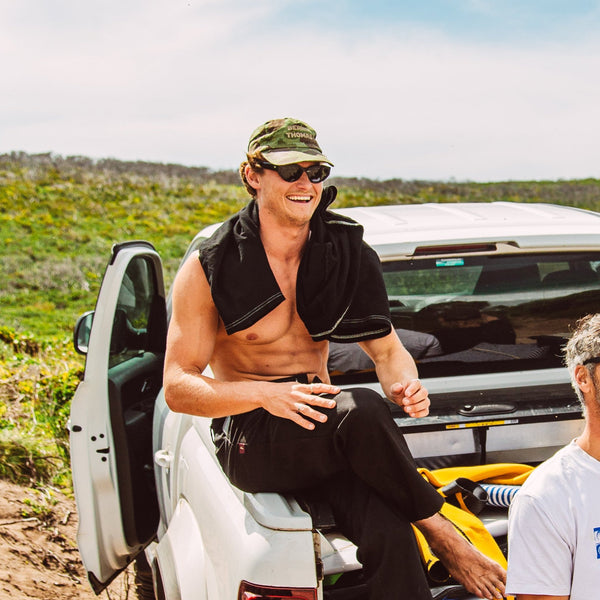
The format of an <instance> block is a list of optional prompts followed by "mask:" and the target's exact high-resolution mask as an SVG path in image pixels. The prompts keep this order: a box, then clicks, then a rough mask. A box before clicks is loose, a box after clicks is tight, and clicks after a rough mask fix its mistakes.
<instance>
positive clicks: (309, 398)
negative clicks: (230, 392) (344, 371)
mask: <svg viewBox="0 0 600 600" xmlns="http://www.w3.org/2000/svg"><path fill="white" fill-rule="evenodd" d="M268 386H269V387H268V389H267V390H266V395H265V397H264V399H263V402H262V406H263V408H264V409H265V410H267V411H269V412H270V413H271V414H272V415H275V416H276V417H283V418H284V419H290V421H294V423H297V424H298V425H300V427H304V429H314V428H315V423H314V422H315V421H316V422H317V423H324V422H325V421H327V415H325V414H324V413H322V412H321V411H319V410H315V408H313V407H320V408H334V407H335V400H333V399H332V398H323V397H322V396H320V395H319V394H331V395H335V394H339V393H340V391H341V390H340V388H339V387H337V386H335V385H329V384H328V383H308V384H306V383H292V384H289V383H269V384H268Z"/></svg>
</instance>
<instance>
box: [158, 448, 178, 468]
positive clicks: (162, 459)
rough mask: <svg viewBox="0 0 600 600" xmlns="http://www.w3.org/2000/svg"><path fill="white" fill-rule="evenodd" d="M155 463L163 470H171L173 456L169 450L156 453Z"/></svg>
mask: <svg viewBox="0 0 600 600" xmlns="http://www.w3.org/2000/svg"><path fill="white" fill-rule="evenodd" d="M154 462H155V463H156V464H157V465H158V466H159V467H161V468H162V469H169V468H171V465H172V464H173V455H172V454H171V453H170V452H169V451H168V450H157V451H156V452H155V453H154Z"/></svg>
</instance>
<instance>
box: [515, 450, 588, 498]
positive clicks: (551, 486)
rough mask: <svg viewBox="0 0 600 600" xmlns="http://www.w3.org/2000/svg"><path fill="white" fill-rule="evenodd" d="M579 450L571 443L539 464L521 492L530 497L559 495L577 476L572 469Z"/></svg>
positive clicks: (576, 472)
mask: <svg viewBox="0 0 600 600" xmlns="http://www.w3.org/2000/svg"><path fill="white" fill-rule="evenodd" d="M578 454H579V448H578V446H577V445H576V444H575V443H574V442H571V443H570V444H568V445H567V446H564V447H563V448H561V449H560V450H558V451H557V452H556V453H555V454H554V455H553V456H551V457H550V458H548V459H547V460H545V461H544V462H543V463H541V464H540V465H539V466H538V467H537V468H536V469H535V470H534V471H533V472H532V474H531V475H530V476H529V477H528V479H527V481H526V482H525V483H524V484H523V487H522V490H521V491H522V492H523V494H524V495H529V496H531V497H545V498H548V497H549V496H552V495H557V496H558V495H560V494H561V493H562V490H563V488H564V487H565V486H567V487H569V486H571V485H572V482H571V481H570V479H571V478H572V477H574V476H575V477H577V476H578V475H579V473H578V470H577V469H574V468H573V467H574V466H575V464H576V462H577V460H578Z"/></svg>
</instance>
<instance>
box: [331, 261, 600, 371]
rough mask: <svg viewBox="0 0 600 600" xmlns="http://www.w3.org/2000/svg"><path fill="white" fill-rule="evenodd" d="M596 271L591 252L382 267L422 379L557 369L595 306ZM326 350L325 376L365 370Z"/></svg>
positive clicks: (599, 282)
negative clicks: (328, 366)
mask: <svg viewBox="0 0 600 600" xmlns="http://www.w3.org/2000/svg"><path fill="white" fill-rule="evenodd" d="M599 269H600V253H596V252H586V253H581V252H580V253H560V254H557V253H544V254H541V253H540V254H512V253H511V254H502V255H498V254H496V255H470V256H469V255H462V256H452V257H445V258H439V257H438V258H428V257H423V258H416V259H412V260H398V261H390V262H384V263H383V271H384V280H385V284H386V287H387V290H388V296H389V299H390V308H391V313H392V321H393V324H394V327H395V328H396V330H397V332H398V335H399V337H400V339H401V340H402V342H403V343H404V345H405V346H406V348H407V350H408V351H409V352H410V353H411V354H412V355H413V357H414V358H415V360H416V361H417V363H418V368H419V373H420V375H421V376H422V377H440V376H447V375H465V374H474V373H489V372H498V371H515V370H527V369H540V368H551V367H560V366H562V358H561V356H562V346H563V345H564V344H565V342H566V339H567V338H568V336H569V332H570V331H571V330H572V328H573V325H574V324H575V322H576V321H577V319H579V318H580V317H582V316H584V315H586V314H588V313H591V312H597V311H598V307H599V306H600V279H599V275H598V270H599ZM332 346H333V349H332V356H333V359H334V360H333V363H332V364H331V367H333V368H332V369H331V370H332V371H334V372H335V371H336V370H337V371H340V372H345V373H348V372H349V371H352V370H360V369H361V368H363V369H365V368H368V366H367V365H366V363H365V361H364V360H363V361H362V362H361V363H360V364H359V363H358V362H356V364H354V365H352V364H348V363H347V364H346V365H344V364H343V362H342V361H341V359H340V357H341V354H349V350H348V349H347V348H343V347H342V346H341V345H333V344H332ZM355 352H356V351H355ZM338 353H339V355H338ZM350 354H351V353H350ZM362 358H363V359H364V358H365V357H364V356H363V357H362ZM330 363H331V360H330ZM371 364H372V363H371ZM346 367H350V368H346ZM357 367H358V368H357Z"/></svg>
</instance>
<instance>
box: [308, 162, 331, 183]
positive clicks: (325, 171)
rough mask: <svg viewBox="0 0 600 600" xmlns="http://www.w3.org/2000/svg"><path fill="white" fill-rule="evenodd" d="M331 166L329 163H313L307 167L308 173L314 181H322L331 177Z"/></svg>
mask: <svg viewBox="0 0 600 600" xmlns="http://www.w3.org/2000/svg"><path fill="white" fill-rule="evenodd" d="M329 173H331V167H328V166H327V165H311V166H310V167H308V169H306V174H307V175H308V178H309V179H310V181H312V183H321V181H325V180H326V179H327V178H328V177H329Z"/></svg>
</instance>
